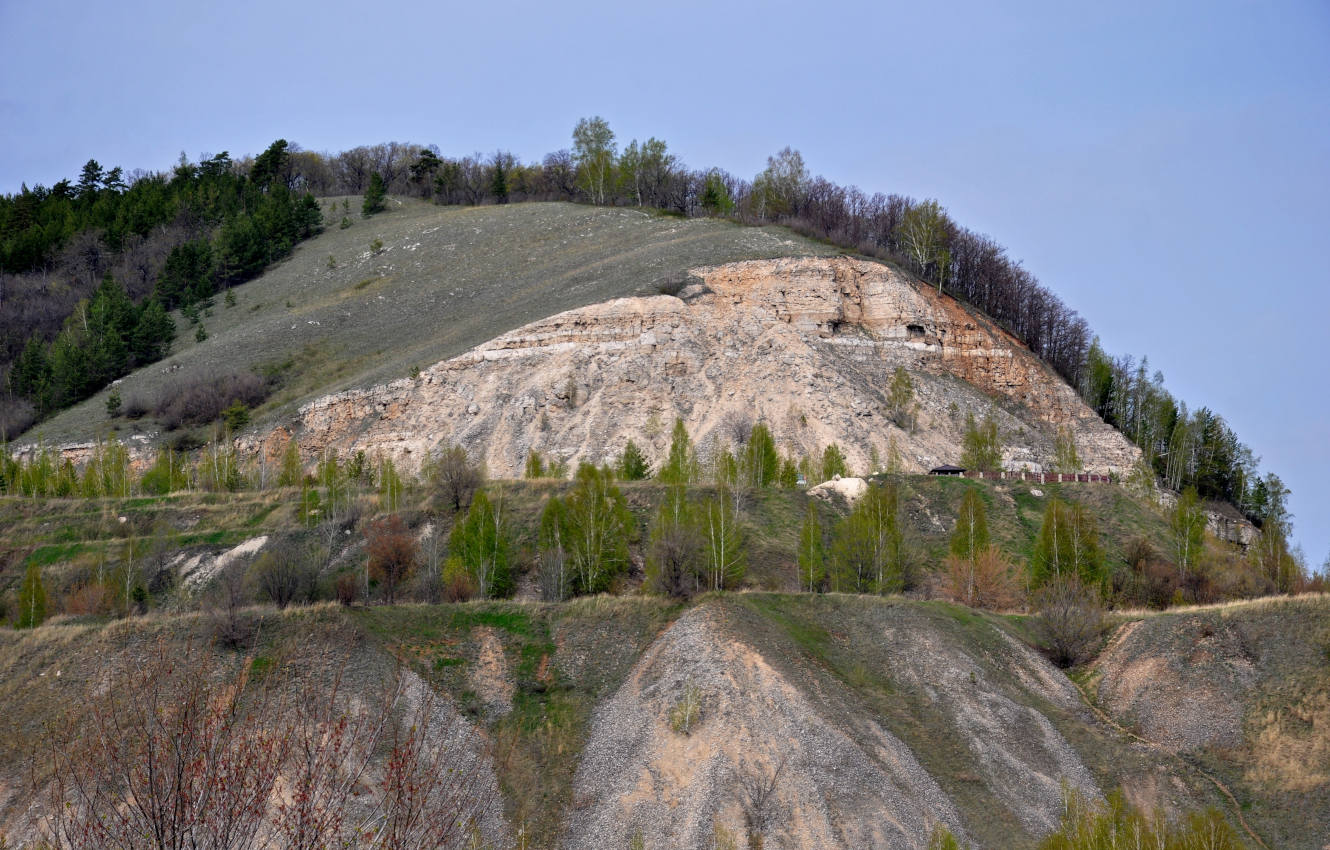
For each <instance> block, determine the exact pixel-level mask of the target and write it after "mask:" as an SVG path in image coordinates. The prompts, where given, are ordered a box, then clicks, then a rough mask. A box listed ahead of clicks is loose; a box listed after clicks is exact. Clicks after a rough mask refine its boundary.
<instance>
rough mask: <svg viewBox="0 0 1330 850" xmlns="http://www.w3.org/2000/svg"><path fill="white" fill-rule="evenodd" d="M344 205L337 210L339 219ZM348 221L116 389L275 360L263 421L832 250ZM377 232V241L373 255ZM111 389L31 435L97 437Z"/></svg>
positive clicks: (779, 231)
mask: <svg viewBox="0 0 1330 850" xmlns="http://www.w3.org/2000/svg"><path fill="white" fill-rule="evenodd" d="M325 203H328V202H325ZM352 206H353V208H354V207H355V206H356V204H355V203H353V205H352ZM337 209H338V211H337V214H336V216H337V218H336V219H334V220H338V219H340V218H341V209H340V206H339V207H338V208H337ZM351 221H352V224H351V226H350V227H349V228H347V229H345V230H343V229H340V228H339V227H338V226H337V225H335V224H334V225H333V226H331V227H330V228H329V229H328V230H326V231H325V232H324V233H323V234H322V235H320V236H318V237H316V238H314V239H312V240H310V241H308V242H305V243H303V244H301V245H300V246H299V247H297V248H296V250H295V252H294V254H293V255H292V256H291V257H290V258H289V259H287V260H285V261H283V262H282V263H280V264H279V265H277V266H276V267H274V268H273V269H271V270H270V271H269V272H268V273H267V274H265V275H263V276H262V277H260V278H259V279H257V280H255V281H253V282H251V283H248V284H245V285H244V286H241V287H237V288H236V289H235V290H234V294H235V298H236V304H235V306H233V307H227V306H225V303H224V300H223V299H222V298H221V297H218V298H217V303H216V306H214V307H213V308H212V310H211V311H210V312H211V315H210V316H205V317H204V318H203V325H204V327H205V328H206V329H207V332H208V339H207V340H205V341H204V342H202V343H198V342H196V341H195V338H194V329H193V328H188V327H186V323H185V322H184V321H183V320H179V321H178V322H177V324H178V325H179V327H180V333H179V336H178V338H177V340H176V343H175V345H174V347H173V349H172V350H173V352H174V353H173V354H172V356H170V357H168V358H167V359H166V360H163V361H162V362H159V363H156V364H153V365H152V366H148V367H146V368H144V369H140V370H139V371H137V372H135V373H133V374H132V375H129V376H127V377H126V378H125V379H124V381H123V382H122V384H121V385H120V393H121V396H122V397H123V398H124V399H126V401H128V400H129V399H131V398H133V397H135V396H139V397H142V398H145V399H147V400H149V401H151V400H153V399H155V398H156V397H157V396H158V395H159V394H160V393H161V391H162V389H163V387H164V386H166V385H167V384H168V383H169V382H170V381H172V380H174V379H176V378H180V377H182V376H188V375H191V374H194V373H195V372H197V371H200V370H207V369H212V368H219V367H220V368H226V369H246V368H263V367H269V368H276V369H278V370H280V371H281V372H282V378H283V387H282V389H281V390H280V391H279V392H278V393H277V394H276V395H275V396H274V397H273V398H272V399H270V400H269V402H267V403H266V404H265V405H264V406H263V407H262V408H261V409H260V410H259V411H258V419H259V420H260V421H263V420H265V419H272V418H274V417H278V416H289V415H290V414H291V413H292V412H293V411H294V410H295V408H296V407H297V406H298V405H299V404H302V403H304V402H306V401H309V400H311V399H312V398H316V397H318V396H320V395H323V394H325V393H329V392H335V391H338V390H341V389H345V388H348V387H355V386H365V385H370V384H374V383H379V382H383V381H387V380H391V379H394V378H401V377H405V376H406V375H407V374H408V373H409V372H410V370H411V367H412V366H422V367H423V366H427V365H430V364H432V363H435V362H438V361H440V360H444V359H447V358H449V357H453V356H456V355H458V354H461V353H462V352H464V351H466V350H467V349H469V348H471V347H473V346H475V345H479V344H480V343H482V342H485V341H487V340H489V339H492V338H494V337H495V336H498V335H499V334H501V333H504V332H505V331H509V330H512V329H513V328H516V327H520V326H521V325H523V324H526V323H528V322H532V321H535V320H537V319H540V318H544V317H546V316H549V315H552V314H554V313H557V312H560V311H563V310H569V309H573V308H575V307H581V306H585V305H587V304H593V303H597V302H600V301H605V300H608V299H611V298H616V297H623V296H629V295H642V294H654V293H655V292H656V291H657V286H658V284H660V283H661V282H662V281H664V280H665V279H666V278H667V277H668V276H670V275H674V274H678V273H679V272H681V271H683V270H685V269H688V268H691V267H695V266H699V265H707V264H714V263H722V262H731V261H736V260H744V259H760V258H769V257H781V256H798V255H810V254H835V253H840V252H839V251H837V250H834V249H831V248H829V247H827V246H825V245H821V244H819V243H815V242H813V241H810V240H807V239H804V238H802V237H799V236H796V235H794V234H792V233H790V232H789V231H787V230H785V229H783V228H775V227H765V228H747V227H740V226H738V225H735V224H732V223H729V222H721V221H711V220H706V219H691V220H685V219H680V218H674V217H670V216H664V215H660V214H656V213H649V212H644V211H641V210H634V209H607V208H600V207H587V206H577V205H574V204H565V203H541V204H536V203H532V204H517V205H513V206H504V207H472V208H446V207H437V206H433V205H430V204H426V203H423V202H419V201H400V202H398V201H394V202H393V203H392V204H391V205H390V207H389V209H388V211H386V212H383V213H380V214H379V215H376V216H374V217H373V218H370V219H362V218H360V217H359V216H358V215H354V214H353V215H352V216H351ZM375 239H380V240H382V242H383V246H384V248H383V251H382V252H381V253H380V254H378V255H376V256H372V255H371V254H370V248H369V246H370V243H371V242H372V241H373V240H375ZM329 258H332V259H333V261H334V263H335V267H334V268H329V267H328V261H329ZM177 366H178V367H179V369H178V371H175V372H170V373H168V372H167V371H166V370H168V369H172V368H174V367H177ZM105 397H106V393H105V392H103V393H101V394H99V395H97V396H95V397H93V398H92V399H89V400H88V401H85V402H84V403H83V404H80V405H78V406H77V407H74V408H72V409H71V410H68V411H66V412H64V413H61V414H60V415H58V416H56V417H54V418H53V419H51V420H50V421H48V422H45V423H43V424H42V425H40V426H39V427H38V428H36V429H34V431H32V432H29V435H28V437H29V438H30V439H36V438H37V437H38V436H41V437H43V438H45V439H46V440H47V441H48V442H54V443H62V442H70V441H77V440H88V439H92V438H93V437H94V436H95V435H96V434H98V433H100V432H104V431H105V430H106V429H107V427H108V423H107V420H106V404H105V403H106V398H105ZM119 424H120V425H121V426H122V428H123V429H124V430H125V431H128V432H130V433H133V432H134V431H136V430H141V431H152V430H155V426H154V425H153V424H152V423H151V422H148V421H146V420H145V421H141V422H139V423H128V422H125V421H123V420H122V421H121V422H120V423H119Z"/></svg>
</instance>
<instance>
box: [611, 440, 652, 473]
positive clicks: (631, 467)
mask: <svg viewBox="0 0 1330 850" xmlns="http://www.w3.org/2000/svg"><path fill="white" fill-rule="evenodd" d="M618 467H619V468H618V472H619V478H621V479H622V480H624V481H643V480H645V479H647V478H650V477H651V465H650V464H649V463H647V459H646V456H645V455H643V454H642V450H641V449H639V448H638V447H637V443H634V442H633V441H632V440H629V441H628V443H627V445H625V446H624V447H623V454H622V455H621V456H620V457H619V464H618Z"/></svg>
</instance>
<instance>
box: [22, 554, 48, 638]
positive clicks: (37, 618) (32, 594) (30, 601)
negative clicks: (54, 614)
mask: <svg viewBox="0 0 1330 850" xmlns="http://www.w3.org/2000/svg"><path fill="white" fill-rule="evenodd" d="M45 619H46V588H45V587H43V586H42V570H41V567H39V566H37V565H36V564H29V565H28V569H27V572H25V573H24V574H23V584H21V585H20V586H19V590H18V621H17V623H16V624H15V625H16V626H17V627H18V628H20V629H32V628H36V627H37V626H40V625H41V624H42V622H43V621H44V620H45Z"/></svg>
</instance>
